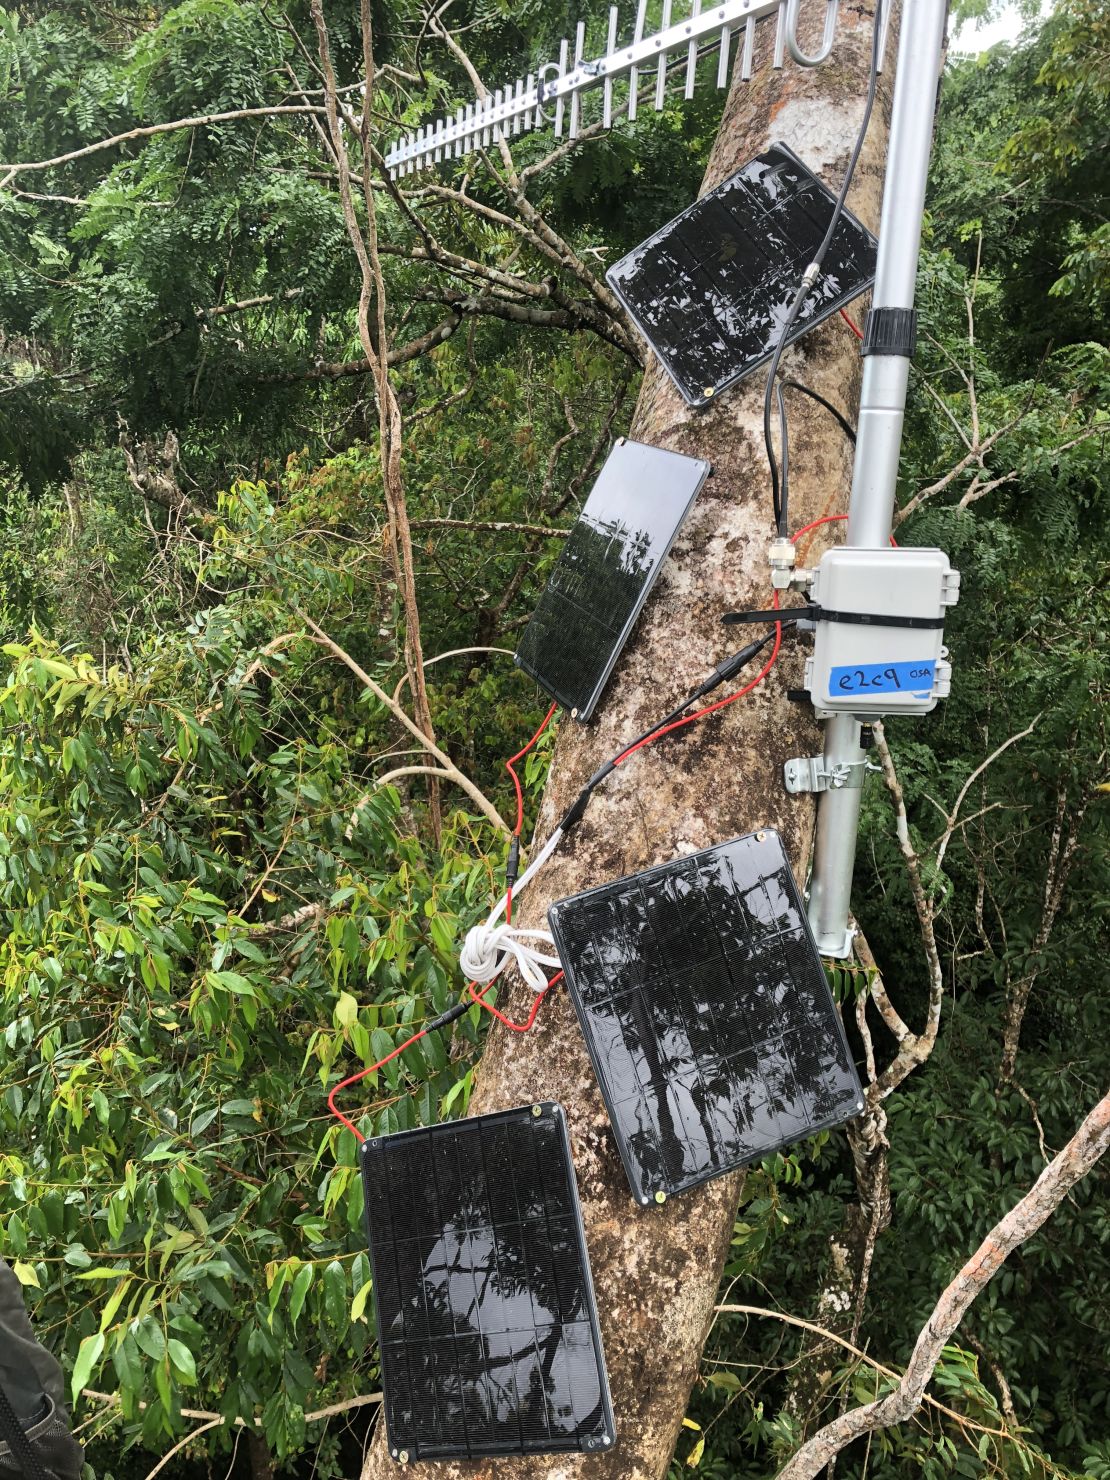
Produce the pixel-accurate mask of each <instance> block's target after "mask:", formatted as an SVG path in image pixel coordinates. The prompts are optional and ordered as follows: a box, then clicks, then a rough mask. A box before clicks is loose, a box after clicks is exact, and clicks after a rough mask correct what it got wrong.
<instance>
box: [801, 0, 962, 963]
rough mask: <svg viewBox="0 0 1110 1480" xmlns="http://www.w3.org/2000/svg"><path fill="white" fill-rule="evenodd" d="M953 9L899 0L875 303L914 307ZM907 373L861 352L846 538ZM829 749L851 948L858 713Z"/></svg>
mask: <svg viewBox="0 0 1110 1480" xmlns="http://www.w3.org/2000/svg"><path fill="white" fill-rule="evenodd" d="M947 11H948V4H947V0H902V27H901V35H900V37H899V41H898V66H897V71H896V72H895V77H894V101H893V106H892V111H891V120H890V140H889V144H888V147H887V164H886V177H885V180H884V184H883V209H882V217H881V220H880V224H879V250H878V260H877V262H876V268H875V289H874V293H873V296H872V306H873V308H900V309H911V308H913V303H914V286H915V283H916V279H917V258H918V254H919V252H920V249H921V222H922V218H923V216H924V212H925V184H926V180H927V177H928V173H929V155H930V153H931V152H932V143H933V115H934V112H935V108H936V97H937V87H938V86H939V83H940V72H941V64H942V61H943V57H944V28H945V20H946V17H947ZM909 373H910V358H909V355H907V354H870V355H868V356H867V357H866V358H865V360H864V362H863V385H862V388H861V391H860V413H859V429H858V431H857V434H856V459H855V464H854V467H853V470H852V496H851V501H850V503H849V505H848V535H847V543H848V544H849V545H863V546H870V547H872V548H876V547H882V546H884V545H886V543H887V541H888V540H889V539H890V530H891V523H892V520H893V515H894V494H895V488H896V486H897V481H898V458H899V453H900V451H901V446H902V423H903V420H904V419H905V410H906V385H907V382H908V380H909ZM824 756H825V771H826V773H827V774H829V775H832V776H834V777H842V778H845V779H846V783H847V784H841V785H840V786H831V787H830V788H829V789H828V790H827V791H824V792H822V794H821V796H820V798H819V800H818V806H817V840H816V843H815V845H814V852H813V872H812V875H811V879H810V898H809V920H810V924H811V925H812V927H813V933H814V935H815V937H816V939H817V947H818V949H819V950H820V951H821V953H822V954H823V955H826V956H837V957H840V956H847V955H849V954H850V952H851V949H852V935H851V931H850V930H849V927H848V913H849V908H850V902H851V892H852V870H853V868H854V866H855V858H856V834H857V832H858V829H859V809H860V795H861V792H860V784H861V783H862V780H863V761H864V759H865V753H864V751H863V750H862V748H861V746H860V723H859V721H858V720H857V719H854V718H853V717H852V716H851V715H835V716H834V717H833V718H832V719H830V720H828V721H827V723H826V725H825V749H824Z"/></svg>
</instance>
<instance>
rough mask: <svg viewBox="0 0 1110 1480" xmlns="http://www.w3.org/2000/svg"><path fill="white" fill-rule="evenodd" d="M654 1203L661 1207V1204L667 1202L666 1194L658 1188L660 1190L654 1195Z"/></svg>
mask: <svg viewBox="0 0 1110 1480" xmlns="http://www.w3.org/2000/svg"><path fill="white" fill-rule="evenodd" d="M655 1201H656V1202H657V1203H659V1204H660V1206H662V1204H663V1203H665V1202H666V1201H667V1194H666V1193H665V1192H664V1191H663V1190H662V1188H660V1190H659V1191H658V1192H657V1193H656V1194H655Z"/></svg>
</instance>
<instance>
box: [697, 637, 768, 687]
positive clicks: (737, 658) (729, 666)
mask: <svg viewBox="0 0 1110 1480" xmlns="http://www.w3.org/2000/svg"><path fill="white" fill-rule="evenodd" d="M774 640H775V634H774V633H773V632H768V633H767V635H766V637H761V638H759V640H758V641H757V642H749V643H748V645H747V647H742V648H741V649H740V651H739V652H738V653H733V654H732V656H731V657H730V658H725V659H724V660H723V662H720V663H718V664H717V666H716V668H714V670H713V674H712V681H709V680H707V681H706V683H705V685H704V689H705V692H706V693H707V694H708V693H709V692H710V690H711V689H715V688H716V687H717V685H718V684H722V683H725V682H726V681H727V680H728V679H730V678H735V676H736V675H737V674H738V673H739V672H740V670H741V668H744V667H746V666H747V664H749V663H750V662H751V661H752V659H753V658H754V657H756V656H758V654H759V653H761V652H762V651H763V649H764V648H765V647H766V646H767V644H768V643H770V642H774Z"/></svg>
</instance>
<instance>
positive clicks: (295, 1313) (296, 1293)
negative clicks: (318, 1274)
mask: <svg viewBox="0 0 1110 1480" xmlns="http://www.w3.org/2000/svg"><path fill="white" fill-rule="evenodd" d="M314 1272H315V1271H314V1267H313V1266H312V1265H311V1264H305V1265H302V1267H301V1268H300V1269H298V1271H297V1277H296V1279H295V1280H294V1281H293V1288H292V1291H291V1293H290V1296H289V1324H290V1325H291V1326H292V1327H293V1328H294V1330H295V1329H296V1325H297V1321H298V1320H299V1319H300V1314H301V1311H302V1310H304V1303H305V1299H306V1297H307V1296H308V1291H309V1287H310V1286H311V1284H312V1276H313V1274H314Z"/></svg>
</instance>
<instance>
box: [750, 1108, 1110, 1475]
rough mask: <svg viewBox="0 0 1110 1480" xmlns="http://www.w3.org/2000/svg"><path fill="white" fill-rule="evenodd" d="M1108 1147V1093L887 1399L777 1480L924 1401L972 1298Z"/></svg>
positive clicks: (981, 1256)
mask: <svg viewBox="0 0 1110 1480" xmlns="http://www.w3.org/2000/svg"><path fill="white" fill-rule="evenodd" d="M1107 1147H1110V1094H1108V1095H1105V1096H1104V1097H1103V1098H1102V1099H1101V1100H1100V1101H1099V1103H1098V1104H1097V1105H1096V1106H1095V1108H1094V1109H1093V1110H1092V1111H1091V1113H1090V1114H1089V1115H1088V1116H1087V1118H1086V1120H1084V1122H1083V1124H1082V1125H1081V1126H1080V1127H1079V1129H1078V1130H1077V1131H1076V1133H1075V1135H1074V1136H1073V1137H1072V1138H1071V1140H1070V1141H1069V1142H1068V1144H1067V1145H1066V1146H1065V1147H1064V1149H1063V1151H1061V1152H1060V1154H1059V1155H1058V1156H1056V1157H1055V1158H1054V1159H1053V1160H1052V1161H1051V1162H1050V1163H1049V1164H1048V1166H1047V1167H1045V1169H1044V1171H1043V1172H1042V1173H1041V1175H1040V1176H1039V1177H1038V1178H1037V1180H1036V1182H1035V1183H1034V1184H1033V1186H1032V1188H1031V1189H1030V1190H1029V1191H1028V1192H1027V1193H1026V1194H1025V1196H1024V1197H1023V1198H1022V1199H1021V1201H1020V1202H1019V1203H1018V1204H1017V1206H1016V1207H1014V1208H1011V1210H1010V1211H1009V1212H1008V1213H1007V1214H1006V1216H1005V1217H1004V1218H1002V1219H1001V1220H1000V1221H999V1222H998V1223H996V1224H995V1226H994V1227H993V1228H992V1229H991V1231H990V1233H988V1234H987V1236H986V1238H985V1239H984V1240H983V1242H982V1243H981V1244H980V1245H979V1247H978V1249H976V1251H975V1253H974V1254H973V1255H972V1256H971V1258H970V1259H969V1260H968V1261H967V1263H966V1264H965V1265H964V1266H963V1268H962V1269H961V1270H960V1271H959V1273H958V1274H957V1275H956V1277H955V1279H954V1280H952V1282H951V1284H949V1286H948V1288H947V1289H946V1290H945V1291H944V1293H943V1294H942V1295H941V1297H940V1299H939V1300H938V1301H937V1303H936V1305H935V1306H934V1308H933V1313H932V1315H930V1317H929V1319H928V1321H927V1322H926V1323H925V1325H924V1327H923V1328H922V1330H921V1332H920V1334H919V1335H918V1338H917V1342H916V1344H915V1346H914V1349H913V1354H912V1355H911V1357H910V1360H909V1364H908V1366H907V1367H906V1370H905V1372H904V1373H903V1374H902V1377H901V1379H900V1381H899V1383H898V1385H897V1387H896V1388H895V1389H894V1391H893V1392H892V1393H888V1394H887V1395H886V1396H885V1397H883V1398H879V1399H878V1400H876V1401H875V1402H873V1403H864V1404H863V1405H862V1406H861V1407H859V1408H853V1409H851V1410H850V1411H849V1412H848V1413H845V1414H842V1415H841V1416H840V1417H839V1418H835V1419H833V1421H832V1422H831V1423H828V1424H826V1425H825V1427H824V1428H823V1429H820V1430H819V1431H818V1432H817V1433H816V1434H814V1436H813V1438H812V1439H810V1440H809V1441H808V1442H807V1443H805V1444H803V1445H802V1447H801V1449H799V1451H798V1453H797V1454H795V1455H794V1457H793V1458H792V1459H791V1460H789V1461H788V1462H787V1463H786V1464H785V1465H784V1466H783V1468H782V1469H781V1470H780V1471H779V1475H778V1480H816V1477H817V1476H818V1475H819V1474H820V1472H821V1471H822V1470H823V1469H824V1467H825V1466H826V1465H827V1464H828V1463H829V1461H830V1460H831V1459H833V1458H834V1456H836V1455H837V1454H839V1453H840V1452H841V1450H842V1449H844V1448H845V1447H846V1446H847V1445H849V1444H851V1443H852V1442H853V1441H854V1440H856V1439H859V1438H861V1437H862V1436H863V1435H864V1434H869V1433H872V1432H874V1431H875V1430H876V1429H883V1428H889V1427H890V1426H891V1425H892V1424H898V1423H905V1421H906V1420H907V1419H909V1418H912V1417H913V1415H914V1413H915V1412H916V1411H917V1409H918V1407H919V1406H920V1404H921V1402H922V1400H923V1398H924V1397H925V1388H926V1386H927V1384H928V1382H929V1380H930V1378H931V1377H932V1375H933V1372H934V1371H935V1369H936V1365H937V1363H938V1361H939V1360H940V1358H941V1355H942V1353H943V1351H944V1348H945V1345H946V1344H947V1343H948V1342H949V1341H950V1340H951V1337H952V1334H953V1332H954V1331H955V1330H956V1328H957V1326H958V1325H959V1324H960V1322H961V1320H962V1319H963V1317H964V1316H965V1314H966V1313H967V1311H968V1309H969V1308H970V1306H971V1304H972V1302H973V1301H974V1300H975V1298H976V1297H977V1296H978V1295H979V1294H980V1293H981V1292H982V1291H983V1290H984V1289H985V1288H986V1286H987V1285H988V1283H989V1282H990V1280H991V1279H992V1278H993V1276H994V1275H995V1274H996V1273H997V1272H998V1270H999V1269H1001V1267H1002V1265H1003V1263H1004V1262H1005V1261H1006V1259H1007V1258H1008V1257H1009V1255H1010V1254H1011V1253H1013V1251H1014V1249H1016V1248H1019V1247H1020V1246H1021V1245H1022V1244H1023V1243H1025V1242H1026V1240H1027V1239H1029V1238H1031V1237H1032V1236H1033V1234H1034V1233H1036V1232H1037V1230H1038V1229H1039V1228H1040V1227H1041V1226H1042V1225H1043V1224H1044V1223H1045V1222H1047V1220H1048V1219H1049V1218H1050V1217H1051V1215H1052V1214H1053V1213H1054V1212H1055V1210H1056V1209H1057V1208H1058V1207H1059V1205H1060V1203H1061V1202H1062V1201H1063V1199H1064V1198H1065V1197H1066V1195H1067V1194H1068V1192H1070V1190H1071V1189H1072V1188H1073V1187H1074V1186H1075V1184H1076V1183H1077V1182H1078V1181H1079V1180H1080V1178H1082V1177H1084V1176H1086V1174H1087V1173H1088V1172H1089V1171H1090V1170H1091V1168H1092V1167H1093V1166H1094V1165H1095V1164H1096V1163H1097V1162H1098V1160H1099V1159H1100V1157H1102V1156H1103V1155H1104V1154H1105V1153H1106V1150H1107Z"/></svg>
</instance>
